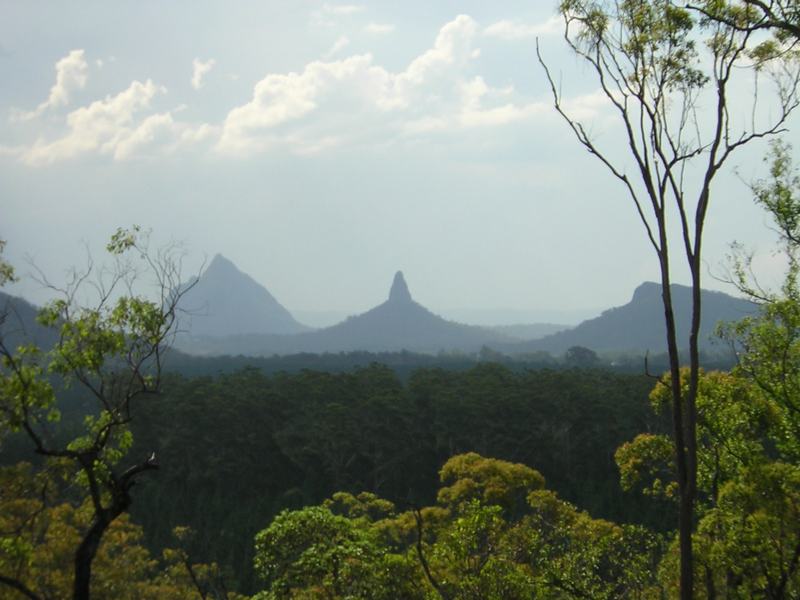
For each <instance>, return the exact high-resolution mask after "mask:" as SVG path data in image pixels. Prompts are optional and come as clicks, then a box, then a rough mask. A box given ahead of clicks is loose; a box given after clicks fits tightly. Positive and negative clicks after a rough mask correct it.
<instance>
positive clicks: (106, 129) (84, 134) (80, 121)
mask: <svg viewBox="0 0 800 600" xmlns="http://www.w3.org/2000/svg"><path fill="white" fill-rule="evenodd" d="M161 91H163V88H160V87H158V86H157V85H156V84H154V83H153V82H152V81H150V80H149V79H148V80H147V81H146V82H144V83H141V82H139V81H134V82H133V83H131V84H130V86H129V87H128V89H126V90H124V91H122V92H120V93H119V94H117V95H116V96H108V97H106V98H105V99H104V100H97V101H95V102H92V103H91V104H90V105H89V106H84V107H81V108H78V109H77V110H74V111H73V112H71V113H70V114H69V115H68V116H67V132H66V134H65V135H63V136H62V137H61V138H59V139H57V140H55V141H51V142H45V141H43V140H38V141H37V142H36V143H34V144H33V146H31V147H30V148H28V149H27V150H26V151H25V153H24V154H23V160H24V161H25V162H27V163H29V164H33V165H37V164H48V163H52V162H56V161H58V160H64V159H68V158H73V157H76V156H79V155H81V154H86V153H89V152H100V153H102V154H111V155H114V154H115V152H116V150H117V148H118V147H119V146H120V145H124V143H125V141H126V140H127V139H128V138H130V136H131V135H133V134H134V133H135V131H136V128H137V125H136V121H135V116H136V113H138V112H140V111H142V110H143V109H145V108H147V107H148V106H149V105H150V101H151V100H152V99H153V97H154V96H155V95H156V94H157V93H159V92H161Z"/></svg>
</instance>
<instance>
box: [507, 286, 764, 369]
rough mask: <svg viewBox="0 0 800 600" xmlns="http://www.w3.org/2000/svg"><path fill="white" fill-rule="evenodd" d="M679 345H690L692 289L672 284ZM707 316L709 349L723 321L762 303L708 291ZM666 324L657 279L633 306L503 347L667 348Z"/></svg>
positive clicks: (637, 294)
mask: <svg viewBox="0 0 800 600" xmlns="http://www.w3.org/2000/svg"><path fill="white" fill-rule="evenodd" d="M672 301H673V307H674V311H675V319H676V329H677V332H678V347H679V348H680V349H685V348H688V346H689V324H690V320H691V308H692V296H691V288H689V287H687V286H684V285H677V284H675V285H673V286H672ZM701 303H702V304H701V307H702V315H701V316H702V320H701V327H700V336H699V342H700V346H701V347H703V348H705V349H709V348H713V347H714V346H715V345H716V347H717V348H719V345H718V343H716V344H715V342H714V329H715V327H716V325H717V323H719V322H720V321H738V320H739V319H742V318H743V317H745V316H747V315H751V314H753V313H754V312H755V311H756V310H757V307H756V305H755V304H753V303H752V302H750V301H748V300H742V299H740V298H734V297H733V296H729V295H728V294H724V293H722V292H712V291H708V290H703V292H702V295H701ZM666 345H667V344H666V325H665V324H664V307H663V305H662V303H661V285H660V284H658V283H653V282H646V283H643V284H641V285H640V286H639V287H637V288H636V290H635V291H634V293H633V298H632V299H631V301H630V302H629V303H628V304H625V305H623V306H618V307H616V308H611V309H609V310H607V311H605V312H603V313H602V314H601V315H600V316H599V317H596V318H594V319H589V320H587V321H584V322H583V323H581V324H579V325H577V326H576V327H574V328H573V329H569V330H567V331H562V332H559V333H555V334H553V335H548V336H545V337H543V338H541V339H538V340H532V341H530V342H525V343H524V344H518V345H515V346H514V347H513V348H510V347H504V348H503V349H504V350H505V351H511V350H516V351H531V350H546V351H548V352H551V353H553V354H561V353H563V352H564V351H566V350H567V349H568V348H570V347H571V346H584V347H586V348H590V349H592V350H594V351H596V352H604V351H621V352H628V351H630V352H644V351H646V350H650V351H651V352H656V353H660V352H666Z"/></svg>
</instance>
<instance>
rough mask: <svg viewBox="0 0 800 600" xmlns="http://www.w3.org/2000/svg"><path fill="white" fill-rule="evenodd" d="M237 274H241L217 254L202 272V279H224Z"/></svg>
mask: <svg viewBox="0 0 800 600" xmlns="http://www.w3.org/2000/svg"><path fill="white" fill-rule="evenodd" d="M237 273H241V271H239V269H238V268H237V267H236V265H235V264H233V263H232V262H231V261H229V260H228V259H227V258H225V257H224V256H222V254H217V255H216V256H214V258H213V259H211V262H210V263H208V266H207V267H206V268H205V270H204V271H203V277H205V278H208V277H209V276H211V277H225V276H229V275H233V274H237Z"/></svg>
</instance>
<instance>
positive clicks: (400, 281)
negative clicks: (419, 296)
mask: <svg viewBox="0 0 800 600" xmlns="http://www.w3.org/2000/svg"><path fill="white" fill-rule="evenodd" d="M389 302H411V293H410V292H409V291H408V286H407V285H406V280H405V278H404V277H403V272H402V271H398V272H397V273H395V274H394V281H393V282H392V289H391V290H390V291H389Z"/></svg>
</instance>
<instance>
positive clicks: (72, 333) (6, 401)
mask: <svg viewBox="0 0 800 600" xmlns="http://www.w3.org/2000/svg"><path fill="white" fill-rule="evenodd" d="M0 249H1V248H0ZM107 249H108V251H109V253H111V255H112V256H113V258H114V260H115V264H116V268H115V270H114V271H112V272H111V275H110V277H111V282H110V284H108V285H106V282H105V281H103V279H102V275H101V276H100V277H101V278H100V279H99V280H98V281H96V282H94V283H95V288H94V289H95V290H96V291H97V292H98V301H97V304H96V305H94V306H92V307H84V306H79V305H77V303H76V300H75V299H76V298H78V297H81V294H79V291H80V286H81V285H82V284H86V282H87V280H88V279H87V278H88V276H89V273H88V272H87V273H85V274H84V275H82V276H77V275H76V277H75V279H74V281H73V283H72V284H70V285H68V286H67V288H66V289H65V290H64V291H63V297H62V298H60V299H58V300H56V301H54V302H51V303H50V304H48V305H47V306H45V307H44V308H43V309H42V310H41V311H40V313H39V315H38V321H39V323H40V324H41V325H42V326H44V327H50V328H52V329H54V330H56V331H57V333H58V336H57V341H56V342H55V344H54V345H53V347H52V348H47V349H39V348H37V347H35V346H31V345H26V346H21V347H19V348H16V349H15V348H10V347H8V345H7V344H6V340H3V339H2V338H0V359H1V360H2V369H0V435H3V434H5V433H6V432H7V431H23V432H24V433H25V434H26V435H27V436H28V438H29V440H30V441H31V442H32V444H33V446H34V448H35V450H36V452H37V453H38V454H39V455H41V456H43V457H45V464H44V466H45V467H46V468H52V467H53V464H58V465H59V468H60V469H62V470H63V471H64V472H65V473H66V474H68V476H69V479H70V484H71V490H70V493H69V497H68V499H69V500H70V502H63V504H62V505H61V506H62V508H61V509H60V510H61V511H62V512H65V513H66V511H69V510H73V511H74V512H75V514H76V515H80V519H77V518H76V520H75V523H74V524H72V525H71V526H72V529H71V530H70V533H69V535H66V534H64V535H62V536H60V537H59V544H61V551H62V553H65V555H66V554H67V553H72V554H71V556H70V560H69V561H68V567H65V568H61V567H59V569H60V570H58V569H55V567H54V568H53V569H54V572H55V571H58V572H59V573H60V575H59V576H60V577H62V578H65V579H64V581H62V582H61V583H59V584H58V585H59V586H62V587H63V586H64V585H66V587H67V588H69V587H70V586H71V583H72V582H71V580H70V579H69V571H70V569H73V568H74V574H75V582H76V583H75V596H76V597H88V593H89V591H88V590H89V584H90V582H91V586H92V589H93V590H94V591H95V595H97V593H96V592H97V590H101V589H105V590H106V592H107V596H106V597H115V598H116V597H123V595H122V592H119V591H109V590H112V589H113V590H117V588H118V587H119V589H122V587H124V585H123V584H120V586H121V587H120V586H117V584H116V583H114V582H110V583H109V582H105V583H104V582H102V581H101V580H100V579H99V578H93V579H92V578H91V577H90V574H91V565H92V562H93V561H94V559H95V556H97V557H98V560H100V557H101V556H102V555H101V554H95V552H96V550H95V548H96V547H97V544H98V543H99V542H100V540H101V539H102V537H103V535H104V534H105V533H106V532H109V535H111V534H112V533H113V532H114V531H116V530H113V529H109V528H110V527H111V525H112V524H113V523H114V522H115V520H116V519H118V518H119V517H121V516H122V515H123V514H124V513H125V512H126V511H127V509H128V507H129V505H130V503H131V501H132V498H131V496H130V493H129V492H130V489H131V486H132V485H133V481H134V478H135V477H136V476H138V475H139V474H140V473H142V472H143V471H146V470H151V469H155V468H157V467H158V464H157V462H156V459H155V455H154V454H151V455H150V456H149V457H147V458H146V459H144V461H143V462H138V463H135V464H132V465H126V466H121V462H122V461H123V459H124V457H125V455H126V454H127V452H128V450H129V449H130V448H131V446H132V444H133V436H132V433H131V431H130V428H129V424H130V421H131V418H132V403H134V401H135V399H137V398H138V397H140V396H142V395H145V394H152V393H155V392H157V391H158V387H159V377H160V371H161V353H162V351H163V348H164V345H165V341H166V340H167V336H168V335H169V334H170V332H171V330H172V328H173V324H174V321H175V311H176V304H177V301H178V300H179V298H180V295H181V293H182V292H175V290H177V289H179V287H178V286H179V283H180V282H179V276H180V274H179V273H178V269H177V265H178V264H179V263H178V262H177V261H176V260H175V259H174V257H173V256H172V255H171V254H170V253H169V251H166V252H161V253H159V254H158V255H157V256H155V257H154V256H152V255H151V254H150V253H149V250H148V248H147V243H146V240H143V239H142V237H141V232H140V229H139V227H133V228H132V229H130V230H123V229H120V230H118V231H117V232H116V233H115V234H114V236H113V237H112V239H111V242H110V243H109V244H108V248H107ZM130 253H137V254H138V256H137V257H136V258H137V259H138V260H139V261H141V263H142V264H144V265H145V271H143V272H144V273H146V274H148V275H149V276H151V277H152V278H153V279H154V280H155V282H156V286H157V293H158V297H157V299H156V300H155V301H153V300H148V299H147V298H145V297H144V295H142V296H138V295H136V294H135V293H134V289H136V288H137V276H139V275H141V274H142V273H143V272H142V271H139V270H138V269H137V268H136V267H135V266H134V265H133V263H131V262H130V261H129V259H128V258H127V255H128V254H130ZM2 265H5V263H2ZM2 265H0V266H2ZM12 275H13V271H11V270H9V269H6V268H3V269H0V277H2V280H3V282H4V281H6V280H8V278H10V277H11V276H12ZM122 286H124V287H125V288H126V291H127V292H128V293H127V295H122V296H119V297H117V292H118V289H117V288H119V287H122ZM114 298H116V299H114ZM56 381H57V382H59V383H60V384H62V385H65V386H70V385H71V386H74V387H77V388H78V389H79V390H81V391H82V392H83V393H84V395H85V396H86V397H87V398H88V399H89V400H90V401H92V402H93V403H94V404H93V408H92V409H90V412H89V414H87V415H86V416H85V417H84V419H83V428H82V430H79V431H76V432H75V433H74V435H73V437H72V438H71V439H68V440H66V441H64V440H61V439H59V438H58V437H55V436H53V435H52V427H51V424H52V423H53V422H56V421H58V420H59V417H60V413H59V411H58V408H57V399H56V395H55V392H54V387H53V386H54V382H56ZM81 491H82V492H83V494H84V495H83V496H81V495H80V492H81ZM42 510H44V508H43V509H42ZM70 518H72V517H70ZM26 526H30V527H33V523H30V524H26ZM18 539H19V538H15V540H18ZM33 539H41V536H40V537H39V538H36V537H34V538H33ZM87 540H90V541H91V542H92V543H84V542H86V541H87ZM49 543H51V544H52V542H49ZM3 548H4V549H5V550H6V551H7V552H8V553H10V555H13V553H16V554H17V555H18V557H19V558H24V556H22V555H21V554H20V553H24V552H28V551H30V552H38V551H39V549H38V547H36V546H35V543H34V546H31V547H30V548H26V547H24V546H19V545H18V544H17V542H16V541H14V542H13V543H11V545H9V542H8V540H5V541H4V542H3ZM85 548H87V549H89V550H88V551H84V550H82V549H85ZM25 560H27V559H25ZM123 562H124V561H123ZM8 566H9V565H3V564H0V575H2V576H3V577H4V578H6V581H7V580H9V579H10V580H12V581H16V582H17V583H18V584H20V585H23V586H25V585H34V583H33V582H32V581H26V577H27V575H26V574H25V572H24V570H20V569H17V570H16V572H17V573H18V575H17V576H14V574H13V573H12V572H11V571H10V570H7V569H5V568H4V567H8ZM143 568H144V569H145V571H147V568H145V567H143ZM20 573H21V574H20ZM142 573H144V571H142ZM79 575H80V576H79ZM131 575H132V576H135V577H139V575H137V574H136V573H134V572H131ZM31 577H32V575H31ZM65 582H66V583H65ZM104 586H105V587H104ZM132 594H133V595H132V596H130V597H139V596H137V592H132ZM46 595H48V597H49V596H51V595H53V594H50V592H47V594H46ZM56 595H59V596H61V595H63V594H61V593H59V594H56ZM101 597H102V596H101ZM125 597H128V596H125ZM141 597H145V596H144V595H141ZM163 597H169V595H168V594H165V595H164V596H163ZM176 597H180V596H176Z"/></svg>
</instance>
